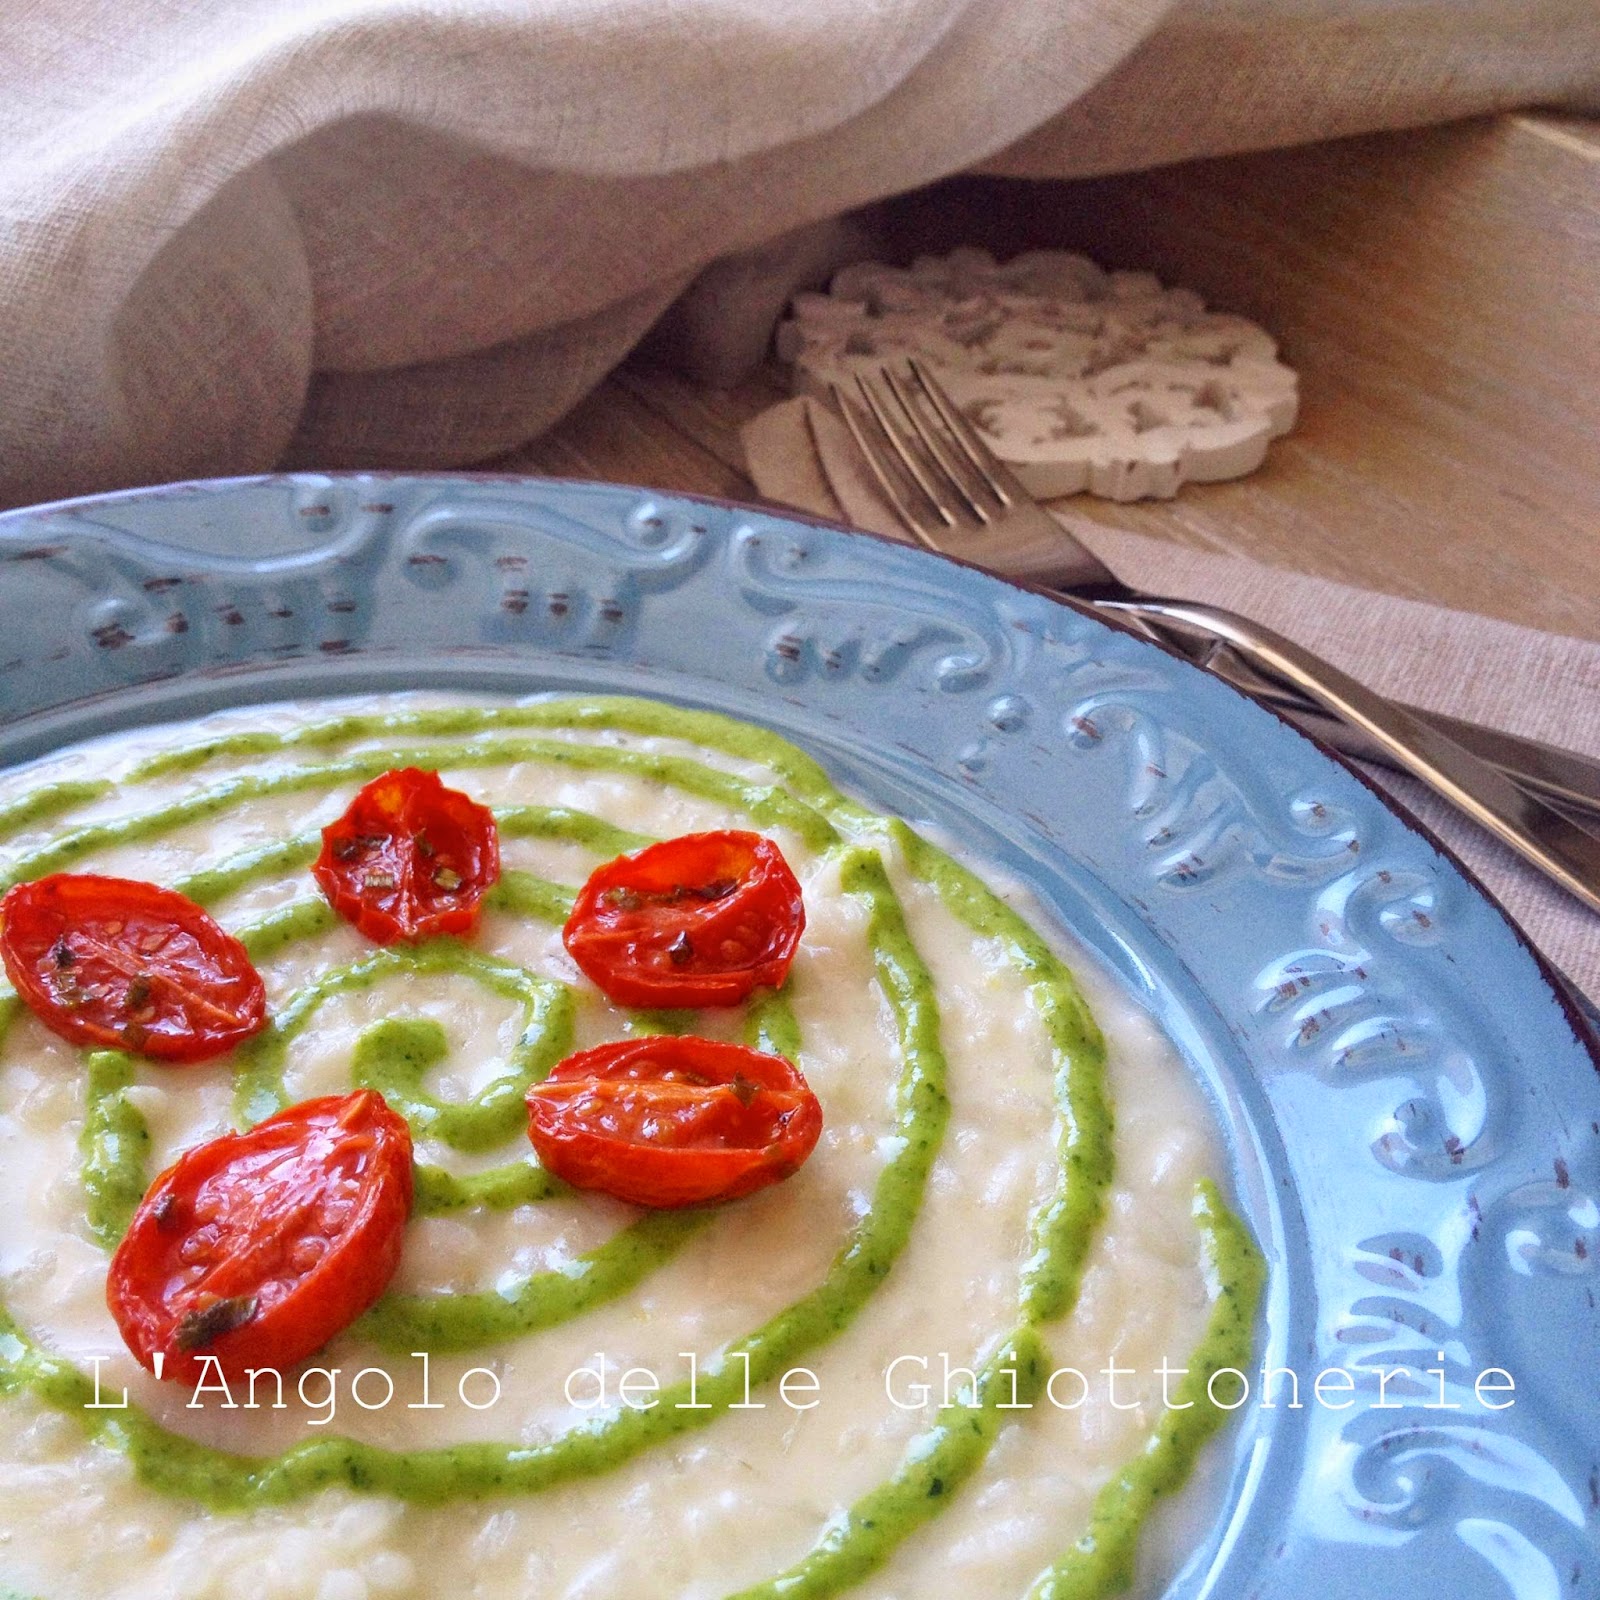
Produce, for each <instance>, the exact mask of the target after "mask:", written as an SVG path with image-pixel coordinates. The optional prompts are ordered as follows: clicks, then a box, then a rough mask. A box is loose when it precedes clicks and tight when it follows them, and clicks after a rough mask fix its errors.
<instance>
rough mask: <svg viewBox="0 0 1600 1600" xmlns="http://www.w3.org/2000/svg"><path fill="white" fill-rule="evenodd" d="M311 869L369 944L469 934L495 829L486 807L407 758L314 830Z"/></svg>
mask: <svg viewBox="0 0 1600 1600" xmlns="http://www.w3.org/2000/svg"><path fill="white" fill-rule="evenodd" d="M311 870H312V872H313V873H314V874H315V875H316V879H317V882H318V883H319V884H321V885H322V892H323V893H324V894H325V895H327V897H328V903H329V904H330V905H331V906H332V907H333V909H334V910H335V911H337V912H338V913H339V915H340V916H341V917H343V918H344V919H345V921H346V922H350V923H354V925H355V926H356V927H357V928H359V929H360V930H361V931H362V933H364V934H365V935H366V936H367V937H368V938H369V939H371V940H372V941H373V943H374V944H393V943H394V941H395V940H397V939H408V940H412V939H428V938H432V937H433V935H434V934H438V933H470V932H471V931H472V925H473V923H475V922H476V921H477V919H478V906H479V904H480V903H481V901H482V900H483V897H484V895H485V894H487V893H488V892H489V890H490V889H491V888H492V887H493V886H494V883H495V881H496V880H497V879H498V878H499V876H500V835H499V832H498V830H497V829H496V828H495V825H494V815H493V813H491V812H490V811H489V810H488V809H487V807H484V806H480V805H479V804H478V802H477V801H476V800H474V799H473V798H472V797H471V796H470V795H465V794H462V792H461V791H460V790H459V789H447V788H445V786H444V785H443V784H442V783H441V782H440V781H439V774H438V773H437V772H422V771H420V770H419V769H418V768H416V767H405V768H403V769H402V770H400V771H398V772H386V773H384V774H383V776H382V777H379V778H374V779H373V780H372V782H371V783H369V784H368V785H367V786H366V787H365V788H364V789H362V790H361V791H360V792H359V793H358V794H357V795H356V797H355V799H354V800H352V801H351V802H350V805H349V808H348V809H347V810H346V811H345V814H344V815H343V816H342V817H340V818H339V820H338V821H337V822H334V823H330V824H329V825H328V826H327V827H326V828H324V829H323V830H322V853H321V854H320V855H319V856H318V857H317V859H316V862H315V864H314V865H313V866H312V868H311Z"/></svg>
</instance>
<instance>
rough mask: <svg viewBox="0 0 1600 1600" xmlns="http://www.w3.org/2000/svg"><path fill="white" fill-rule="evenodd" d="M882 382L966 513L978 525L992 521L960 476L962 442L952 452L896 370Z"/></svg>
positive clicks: (885, 371) (887, 371) (888, 369)
mask: <svg viewBox="0 0 1600 1600" xmlns="http://www.w3.org/2000/svg"><path fill="white" fill-rule="evenodd" d="M883 381H884V383H885V384H886V385H887V386H888V389H889V393H890V394H892V395H893V396H894V397H895V400H896V401H897V402H898V404H899V407H900V410H901V411H902V413H904V415H905V419H906V421H907V422H909V423H910V424H911V429H912V432H913V433H915V434H916V436H917V438H918V439H919V440H920V441H921V442H922V447H923V449H924V450H926V451H927V452H928V456H929V459H930V460H932V462H933V463H934V465H935V466H936V467H937V468H938V469H939V471H940V472H942V473H943V474H944V477H945V479H946V480H947V481H948V482H949V484H950V486H951V487H952V488H953V489H954V490H955V492H956V493H957V494H958V495H960V496H961V498H962V500H963V502H964V503H965V504H966V507H967V509H968V510H969V511H970V512H971V513H972V514H973V516H975V517H976V518H977V519H978V521H979V522H983V523H987V522H989V521H990V520H991V518H990V515H989V512H988V510H987V509H986V508H985V507H984V506H983V504H982V502H980V501H978V500H976V499H974V497H973V494H972V491H971V490H970V489H969V488H968V487H967V484H966V480H965V479H964V478H963V477H962V475H961V468H960V465H959V462H958V460H957V459H956V458H957V456H961V455H964V454H965V452H964V451H963V450H962V449H961V441H960V440H959V439H958V440H956V447H957V448H956V450H955V451H952V450H951V449H950V446H949V444H948V443H947V442H946V440H945V438H944V437H942V435H943V434H944V432H945V430H944V429H942V428H936V427H931V426H930V425H929V422H928V418H927V416H926V414H925V413H924V411H923V408H922V407H921V406H919V405H917V404H916V402H915V401H914V400H913V399H912V397H911V396H910V395H909V394H908V393H907V392H906V388H905V385H904V384H902V383H901V382H900V378H899V375H898V374H897V373H896V372H895V370H894V368H893V367H885V368H884V369H883Z"/></svg>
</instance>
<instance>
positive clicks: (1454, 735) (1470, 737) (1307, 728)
mask: <svg viewBox="0 0 1600 1600" xmlns="http://www.w3.org/2000/svg"><path fill="white" fill-rule="evenodd" d="M1156 631H1157V632H1158V633H1159V636H1160V637H1161V639H1162V641H1163V642H1165V643H1167V644H1169V645H1174V646H1176V647H1177V648H1178V649H1179V650H1180V651H1182V653H1184V654H1186V655H1189V656H1191V657H1192V658H1194V659H1197V660H1199V661H1200V663H1201V664H1202V665H1203V666H1204V667H1205V668H1206V670H1207V671H1208V672H1212V673H1214V674H1215V675H1216V676H1217V677H1219V678H1221V679H1222V680H1223V681H1224V682H1225V683H1231V684H1232V685H1233V687H1234V688H1235V689H1238V690H1240V691H1241V692H1242V693H1244V694H1247V695H1249V696H1250V697H1251V698H1252V699H1254V700H1259V701H1261V702H1262V703H1263V704H1265V705H1268V706H1271V708H1272V709H1273V710H1274V711H1276V712H1278V713H1279V714H1280V715H1282V716H1285V717H1287V718H1288V719H1289V721H1291V722H1292V723H1294V724H1295V726H1296V727H1298V728H1300V729H1301V730H1302V731H1304V732H1306V733H1309V734H1311V735H1313V736H1314V737H1315V738H1317V739H1320V740H1321V741H1322V742H1323V743H1324V744H1327V745H1331V746H1332V747H1333V748H1334V749H1335V750H1337V751H1338V752H1339V753H1340V754H1341V755H1346V756H1352V757H1354V758H1355V759H1356V760H1358V761H1370V762H1373V763H1374V764H1375V765H1378V766H1384V767H1388V768H1389V769H1390V770H1391V771H1400V770H1403V769H1401V768H1400V767H1399V766H1398V765H1397V763H1396V762H1395V761H1394V760H1393V759H1392V758H1391V757H1390V755H1389V753H1388V752H1387V751H1386V750H1385V749H1384V748H1383V747H1382V746H1381V745H1379V744H1378V743H1377V742H1376V741H1375V740H1373V739H1371V738H1369V737H1368V736H1367V734H1366V733H1364V732H1363V731H1362V730H1361V729H1360V728H1357V727H1354V726H1353V725H1351V724H1349V723H1346V722H1343V721H1341V720H1340V719H1339V718H1338V717H1336V716H1334V715H1333V713H1332V712H1330V711H1328V710H1326V709H1325V708H1324V707H1322V706H1320V705H1318V704H1317V703H1316V702H1315V701H1314V700H1308V699H1307V698H1306V697H1305V695H1303V694H1301V693H1300V692H1299V691H1298V690H1297V689H1295V688H1294V687H1293V685H1291V684H1288V683H1285V682H1284V681H1283V680H1282V679H1281V678H1276V677H1272V676H1269V675H1268V674H1267V673H1266V672H1264V671H1262V670H1261V668H1260V667H1259V666H1257V665H1254V664H1252V663H1251V662H1250V661H1248V660H1247V659H1246V658H1245V657H1244V656H1242V655H1240V654H1238V652H1237V651H1235V650H1234V649H1233V648H1232V647H1231V646H1227V645H1222V644H1221V643H1220V641H1217V639H1216V636H1215V635H1214V634H1212V633H1209V632H1208V633H1205V634H1200V635H1197V634H1195V633H1193V632H1192V631H1188V630H1186V631H1184V632H1183V633H1181V634H1180V633H1179V632H1178V630H1177V629H1175V628H1172V627H1159V626H1158V627H1157V630H1156ZM1197 639H1199V640H1201V641H1203V642H1204V643H1205V644H1209V645H1212V646H1214V648H1211V649H1209V650H1208V651H1206V652H1205V653H1204V654H1203V655H1199V656H1197V655H1196V652H1195V641H1196V640H1197ZM1400 709H1401V710H1402V711H1404V712H1406V713H1407V714H1408V715H1410V716H1412V717H1415V718H1416V719H1417V721H1419V722H1425V723H1427V724H1429V725H1430V726H1431V727H1434V728H1437V729H1438V730H1439V732H1440V733H1442V734H1444V735H1445V737H1446V738H1448V739H1454V740H1455V742H1456V743H1457V744H1460V745H1465V746H1466V747H1467V749H1468V750H1470V751H1471V752H1472V753H1473V755H1475V756H1477V757H1478V758H1479V760H1481V761H1487V762H1488V763H1489V765H1490V766H1492V767H1498V768H1499V769H1500V771H1501V772H1503V773H1504V774H1505V775H1506V777H1508V778H1510V779H1511V781H1512V782H1513V783H1515V784H1516V785H1517V786H1518V787H1519V788H1523V789H1531V790H1533V791H1534V792H1535V793H1536V794H1538V795H1540V796H1542V797H1543V798H1544V799H1546V800H1548V801H1549V802H1550V803H1551V804H1552V805H1554V806H1557V807H1558V808H1559V809H1560V810H1562V811H1566V812H1568V813H1569V814H1573V815H1576V816H1577V818H1578V820H1579V821H1581V822H1584V823H1587V824H1593V823H1600V761H1593V760H1591V759H1590V758H1589V757H1588V756H1583V755H1579V754H1578V753H1577V752H1576V751H1573V750H1563V749H1561V748H1560V747H1559V746H1558V745H1553V744H1546V743H1545V742H1544V741H1543V740H1541V739H1529V738H1526V737H1524V736H1523V735H1521V734H1515V733H1506V732H1504V731H1503V730H1501V729H1499V728H1487V727H1484V726H1482V725H1481V724H1479V723H1476V722H1466V721H1463V720H1462V719H1461V718H1460V717H1452V716H1447V715H1446V714H1445V713H1443V712H1440V711H1426V710H1423V709H1422V708H1421V707H1419V706H1413V705H1407V704H1406V703H1405V702H1404V701H1401V702H1400Z"/></svg>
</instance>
